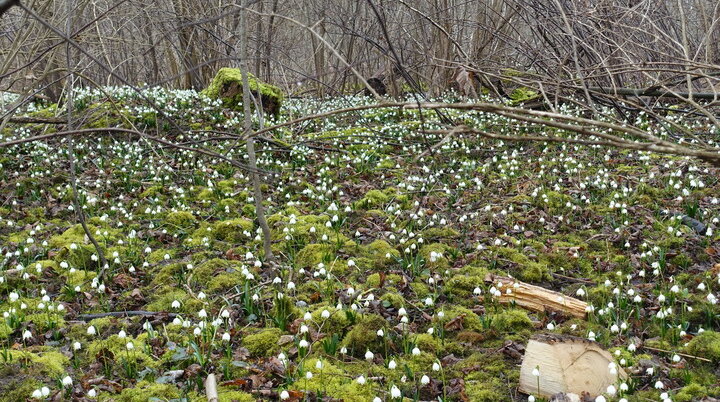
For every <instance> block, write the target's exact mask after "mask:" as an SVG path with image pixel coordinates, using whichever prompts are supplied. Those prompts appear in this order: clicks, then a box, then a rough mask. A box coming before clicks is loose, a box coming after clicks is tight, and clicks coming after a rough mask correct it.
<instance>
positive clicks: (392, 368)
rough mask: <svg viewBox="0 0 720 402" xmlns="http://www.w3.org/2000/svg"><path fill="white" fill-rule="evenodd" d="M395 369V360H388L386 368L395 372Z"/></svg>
mask: <svg viewBox="0 0 720 402" xmlns="http://www.w3.org/2000/svg"><path fill="white" fill-rule="evenodd" d="M396 367H397V363H395V360H390V363H388V368H389V369H390V370H395V368H396Z"/></svg>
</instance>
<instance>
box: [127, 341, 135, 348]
mask: <svg viewBox="0 0 720 402" xmlns="http://www.w3.org/2000/svg"><path fill="white" fill-rule="evenodd" d="M125 348H126V349H127V350H133V349H135V344H133V343H132V342H128V343H127V344H125Z"/></svg>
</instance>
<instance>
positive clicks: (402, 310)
mask: <svg viewBox="0 0 720 402" xmlns="http://www.w3.org/2000/svg"><path fill="white" fill-rule="evenodd" d="M398 315H400V316H403V315H407V311H405V307H400V310H398Z"/></svg>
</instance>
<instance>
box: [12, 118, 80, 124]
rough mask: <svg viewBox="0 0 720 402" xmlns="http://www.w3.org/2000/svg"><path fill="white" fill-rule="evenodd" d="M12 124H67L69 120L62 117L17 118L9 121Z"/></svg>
mask: <svg viewBox="0 0 720 402" xmlns="http://www.w3.org/2000/svg"><path fill="white" fill-rule="evenodd" d="M9 121H10V123H17V124H66V123H67V120H65V119H63V118H60V117H29V116H17V117H11V118H10V119H9Z"/></svg>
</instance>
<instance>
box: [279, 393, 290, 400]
mask: <svg viewBox="0 0 720 402" xmlns="http://www.w3.org/2000/svg"><path fill="white" fill-rule="evenodd" d="M288 398H290V394H289V393H288V392H287V391H283V392H281V393H280V399H282V400H283V401H284V400H286V399H288Z"/></svg>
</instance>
